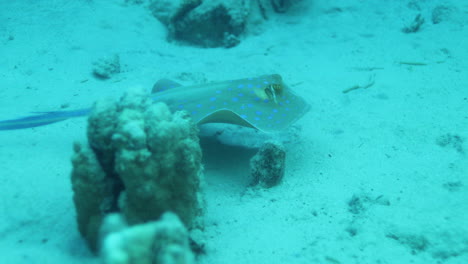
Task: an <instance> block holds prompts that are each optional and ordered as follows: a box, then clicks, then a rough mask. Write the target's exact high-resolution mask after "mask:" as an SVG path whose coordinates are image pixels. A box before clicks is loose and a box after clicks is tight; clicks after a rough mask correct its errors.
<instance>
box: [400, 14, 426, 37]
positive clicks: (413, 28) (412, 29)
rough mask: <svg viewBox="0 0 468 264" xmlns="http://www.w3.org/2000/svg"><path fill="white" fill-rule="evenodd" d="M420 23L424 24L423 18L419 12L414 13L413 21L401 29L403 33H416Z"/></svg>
mask: <svg viewBox="0 0 468 264" xmlns="http://www.w3.org/2000/svg"><path fill="white" fill-rule="evenodd" d="M422 24H424V18H423V17H422V15H421V14H418V15H416V17H415V18H414V20H413V22H411V24H409V25H408V26H406V27H404V28H402V29H401V31H403V32H404V33H416V32H418V31H419V30H420V29H421V26H422Z"/></svg>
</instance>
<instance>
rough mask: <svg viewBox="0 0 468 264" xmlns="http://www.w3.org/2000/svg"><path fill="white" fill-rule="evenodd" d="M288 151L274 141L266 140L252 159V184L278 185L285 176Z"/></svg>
mask: <svg viewBox="0 0 468 264" xmlns="http://www.w3.org/2000/svg"><path fill="white" fill-rule="evenodd" d="M285 162H286V151H285V150H284V147H283V146H282V145H281V144H279V143H277V142H273V141H269V142H266V143H265V144H264V145H263V146H262V147H261V148H260V150H259V151H258V153H257V154H256V155H255V156H254V157H253V158H252V159H251V160H250V172H251V175H252V185H260V186H261V187H266V188H270V187H273V186H275V185H277V184H278V183H279V182H280V181H281V179H282V178H283V176H284V167H285Z"/></svg>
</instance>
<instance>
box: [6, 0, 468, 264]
mask: <svg viewBox="0 0 468 264" xmlns="http://www.w3.org/2000/svg"><path fill="white" fill-rule="evenodd" d="M123 2H124V1H123V0H122V1H121V0H109V1H65V0H51V1H26V0H23V1H6V0H2V1H0V10H1V11H0V33H1V34H0V120H1V119H9V118H14V117H18V116H23V115H27V114H28V113H29V112H32V111H47V110H57V109H60V108H61V107H67V108H69V109H74V108H82V107H88V106H89V105H91V104H92V103H93V102H94V101H95V100H97V99H99V98H105V97H119V96H120V95H121V94H123V92H124V91H126V90H127V89H128V88H132V87H143V88H147V89H148V90H149V89H150V88H151V87H152V85H153V83H154V82H155V81H156V80H157V79H158V78H163V77H169V78H174V79H177V78H178V79H181V76H188V80H186V83H187V84H190V82H191V81H192V82H196V81H200V80H208V81H217V80H219V81H222V80H229V79H238V78H244V77H251V76H258V75H262V74H270V73H280V74H281V75H282V76H283V78H284V80H285V82H286V83H288V84H290V85H291V86H292V87H293V89H294V90H295V91H296V92H297V93H298V94H300V95H301V96H303V97H305V98H306V99H307V100H308V101H309V102H310V104H311V106H312V108H311V111H310V112H309V113H308V114H307V115H306V116H305V117H304V118H302V119H301V120H300V121H299V122H298V123H297V126H298V127H300V130H299V131H300V132H299V137H298V139H297V140H296V142H294V143H291V144H289V145H287V152H288V155H287V168H286V175H285V178H284V180H283V182H282V183H281V184H280V185H279V186H277V187H274V188H271V189H268V190H264V191H246V179H247V175H248V173H249V171H248V170H249V167H248V160H249V158H250V157H251V156H252V154H253V153H254V152H253V151H252V150H248V149H244V148H239V147H232V146H223V145H217V146H211V147H206V149H205V150H204V151H205V153H204V155H205V170H206V198H207V201H208V205H207V206H208V208H207V212H206V221H207V227H206V230H205V232H206V235H207V237H208V238H209V239H208V244H207V254H206V255H205V256H202V257H201V258H200V259H199V260H198V262H199V263H204V264H211V263H213V264H214V263H269V264H272V263H425V264H427V263H453V264H455V263H457V264H458V263H460V264H461V263H468V225H467V223H468V187H467V178H468V156H467V155H468V153H467V152H468V143H467V142H466V141H468V74H467V69H468V48H467V47H468V26H467V25H468V4H466V3H464V1H455V0H452V1H442V0H427V1H420V3H419V2H418V1H345V0H340V1H333V3H330V1H325V0H318V1H310V5H308V7H307V8H304V9H301V10H295V11H293V12H290V13H287V14H283V15H277V16H274V17H272V18H271V19H270V20H268V21H265V22H264V24H262V25H260V26H259V27H260V29H261V30H259V31H258V32H257V33H256V34H248V35H246V36H244V38H243V39H242V42H241V43H240V44H239V45H238V46H236V47H234V48H230V49H224V48H214V49H202V48H197V47H189V46H183V45H179V44H177V43H171V42H167V41H166V29H165V27H164V26H163V25H162V24H161V23H160V22H159V21H158V20H156V19H155V18H154V17H153V16H152V15H151V13H150V12H149V11H148V10H147V9H146V8H145V7H144V6H142V5H130V4H123ZM411 3H413V4H414V3H419V4H418V5H417V6H415V5H412V4H411ZM440 5H443V6H446V7H448V8H449V9H450V10H452V11H451V12H450V15H448V16H447V17H446V18H444V20H442V21H441V22H440V23H437V24H435V23H433V22H431V15H432V11H433V10H434V8H435V7H437V6H440ZM418 13H421V15H422V17H424V18H425V23H424V24H423V25H422V27H421V29H420V30H419V31H418V32H416V33H410V34H406V33H404V32H402V30H401V29H402V28H403V27H405V26H407V25H408V24H410V23H411V22H412V21H413V19H414V17H415V16H416V15H417V14H418ZM112 54H119V56H120V60H121V64H122V69H121V73H119V74H118V75H116V76H113V77H112V78H111V79H109V80H99V79H96V78H94V77H93V76H92V74H91V69H92V63H93V62H94V61H96V59H98V58H101V57H103V56H109V55H112ZM370 83H372V85H370V87H368V88H365V87H366V86H368V85H367V84H370ZM353 87H359V88H358V89H350V88H353ZM347 91H349V92H347ZM85 128H86V119H84V118H82V119H73V120H69V121H66V122H62V123H58V124H54V125H50V126H45V127H40V128H34V129H25V130H17V131H2V132H1V133H0V194H1V196H0V197H1V198H0V213H1V217H0V255H1V256H2V257H1V259H2V263H98V262H99V260H98V259H97V258H96V257H94V256H93V255H92V254H91V253H90V252H89V251H88V249H87V247H86V245H85V243H84V241H83V240H82V238H81V237H80V235H79V234H78V231H77V227H76V222H75V211H74V207H73V203H72V191H71V184H70V170H71V163H70V157H71V154H72V143H73V142H74V141H75V140H83V139H84V138H85ZM242 164H245V166H242Z"/></svg>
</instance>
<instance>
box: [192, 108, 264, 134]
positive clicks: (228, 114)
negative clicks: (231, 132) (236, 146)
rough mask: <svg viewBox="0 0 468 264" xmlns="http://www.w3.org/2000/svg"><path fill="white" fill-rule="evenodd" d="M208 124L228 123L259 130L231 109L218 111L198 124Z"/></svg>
mask: <svg viewBox="0 0 468 264" xmlns="http://www.w3.org/2000/svg"><path fill="white" fill-rule="evenodd" d="M207 123H227V124H233V125H239V126H244V127H251V128H255V129H258V128H257V127H255V126H254V125H253V124H251V123H250V122H248V121H247V120H245V119H244V118H242V117H241V116H240V115H238V114H237V113H236V112H234V111H231V110H229V109H220V110H216V111H214V112H212V113H210V114H208V115H206V116H205V117H203V118H202V119H200V120H198V122H197V124H200V125H201V124H207Z"/></svg>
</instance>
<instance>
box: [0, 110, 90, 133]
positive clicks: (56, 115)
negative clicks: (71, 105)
mask: <svg viewBox="0 0 468 264" xmlns="http://www.w3.org/2000/svg"><path fill="white" fill-rule="evenodd" d="M90 112H91V108H86V109H78V110H70V111H52V112H35V114H36V115H32V116H26V117H22V118H18V119H10V120H3V121H0V130H14V129H23V128H30V127H38V126H45V125H48V124H52V123H56V122H60V121H63V120H66V119H69V118H73V117H81V116H87V115H88V114H89V113H90Z"/></svg>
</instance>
